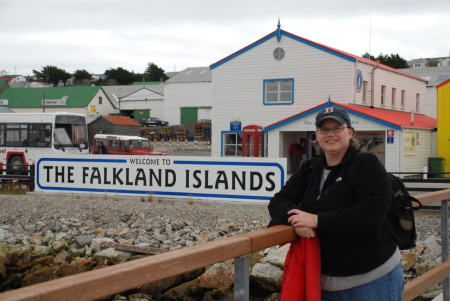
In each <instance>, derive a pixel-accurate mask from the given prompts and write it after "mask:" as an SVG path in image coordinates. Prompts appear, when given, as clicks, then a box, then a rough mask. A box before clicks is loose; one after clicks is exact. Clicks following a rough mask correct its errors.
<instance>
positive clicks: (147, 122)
mask: <svg viewBox="0 0 450 301" xmlns="http://www.w3.org/2000/svg"><path fill="white" fill-rule="evenodd" d="M139 123H140V124H141V125H142V126H144V127H147V126H167V125H169V122H168V121H164V120H161V119H159V118H158V117H143V118H141V120H139Z"/></svg>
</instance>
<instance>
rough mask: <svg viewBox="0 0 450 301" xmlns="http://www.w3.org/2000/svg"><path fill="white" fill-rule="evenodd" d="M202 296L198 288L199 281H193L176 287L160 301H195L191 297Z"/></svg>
mask: <svg viewBox="0 0 450 301" xmlns="http://www.w3.org/2000/svg"><path fill="white" fill-rule="evenodd" d="M198 295H202V292H201V290H200V288H199V280H198V279H194V280H191V281H189V282H186V283H183V284H181V285H179V286H176V287H174V288H172V289H170V290H168V291H167V292H165V293H164V294H163V295H162V296H161V299H160V300H161V301H179V300H184V301H197V300H198V299H197V298H194V297H191V296H198Z"/></svg>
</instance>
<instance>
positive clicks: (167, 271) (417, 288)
mask: <svg viewBox="0 0 450 301" xmlns="http://www.w3.org/2000/svg"><path fill="white" fill-rule="evenodd" d="M416 198H417V199H419V200H420V201H421V202H422V204H429V203H433V202H442V207H443V208H448V203H447V201H448V200H449V199H450V189H448V190H441V191H436V192H429V193H424V194H421V195H417V196H416ZM447 221H448V210H447V209H443V213H442V222H443V225H442V232H441V233H442V250H443V252H442V256H443V257H442V262H443V263H442V264H441V265H439V266H437V267H436V268H434V269H432V270H431V271H429V272H427V273H425V274H424V275H422V276H420V277H418V278H416V279H415V280H414V281H411V282H409V283H408V284H406V286H405V290H404V293H403V300H412V299H414V298H415V297H417V296H418V295H420V294H421V293H423V292H425V291H426V290H427V289H428V288H430V287H431V286H433V285H434V284H435V283H437V282H439V281H441V280H443V279H446V280H445V281H444V285H443V288H444V300H449V299H448V278H447V277H448V276H449V275H450V261H447V257H448V256H447V254H448V222H447ZM295 239H296V235H295V232H294V230H293V228H292V227H290V226H276V227H271V228H268V229H263V230H259V231H254V232H249V233H245V234H241V235H237V236H234V237H229V238H224V239H221V240H216V241H212V242H208V243H206V244H202V245H196V246H192V247H187V248H183V249H179V250H174V251H170V252H166V253H163V254H159V255H155V256H150V257H146V258H141V259H137V260H133V261H130V262H126V263H121V264H118V265H114V266H109V267H105V268H102V269H98V270H93V271H89V272H85V273H81V274H76V275H72V276H68V277H64V278H60V279H56V280H52V281H48V282H44V283H40V284H36V285H31V286H28V287H24V288H20V289H17V290H13V291H8V292H5V293H2V294H0V300H11V301H13V300H15V301H25V300H26V301H30V300H39V301H44V300H45V301H64V300H79V301H81V300H97V299H101V298H105V297H108V296H111V295H114V294H117V293H121V292H125V291H128V290H131V289H134V288H136V287H139V286H142V285H145V284H148V283H152V282H156V281H159V280H162V279H166V278H169V277H173V276H176V275H179V274H182V273H185V272H188V271H192V270H195V269H198V268H203V267H205V266H207V265H210V264H214V263H217V262H222V261H225V260H227V259H232V258H234V259H235V286H234V289H235V300H238V301H240V300H245V301H248V300H249V288H248V282H249V279H248V270H249V261H248V259H246V255H249V254H251V253H253V252H256V251H259V250H263V249H266V248H268V247H272V246H276V245H280V244H285V243H289V242H292V241H294V240H295Z"/></svg>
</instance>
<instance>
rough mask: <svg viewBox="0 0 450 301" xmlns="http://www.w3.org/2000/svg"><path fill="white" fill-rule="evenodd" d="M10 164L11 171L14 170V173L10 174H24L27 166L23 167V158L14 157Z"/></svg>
mask: <svg viewBox="0 0 450 301" xmlns="http://www.w3.org/2000/svg"><path fill="white" fill-rule="evenodd" d="M9 164H11V165H12V166H11V167H10V169H12V171H10V173H12V174H23V173H24V170H25V166H23V158H22V157H21V156H14V157H12V158H11V160H9ZM20 165H22V166H20Z"/></svg>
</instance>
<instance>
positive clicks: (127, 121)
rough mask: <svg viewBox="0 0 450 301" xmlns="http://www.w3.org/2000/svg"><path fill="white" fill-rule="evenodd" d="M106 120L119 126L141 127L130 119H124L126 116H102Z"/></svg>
mask: <svg viewBox="0 0 450 301" xmlns="http://www.w3.org/2000/svg"><path fill="white" fill-rule="evenodd" d="M102 117H103V118H105V119H108V120H109V121H111V122H112V123H114V124H118V125H138V126H140V124H139V122H136V121H134V120H133V119H131V118H130V117H124V116H102Z"/></svg>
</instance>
